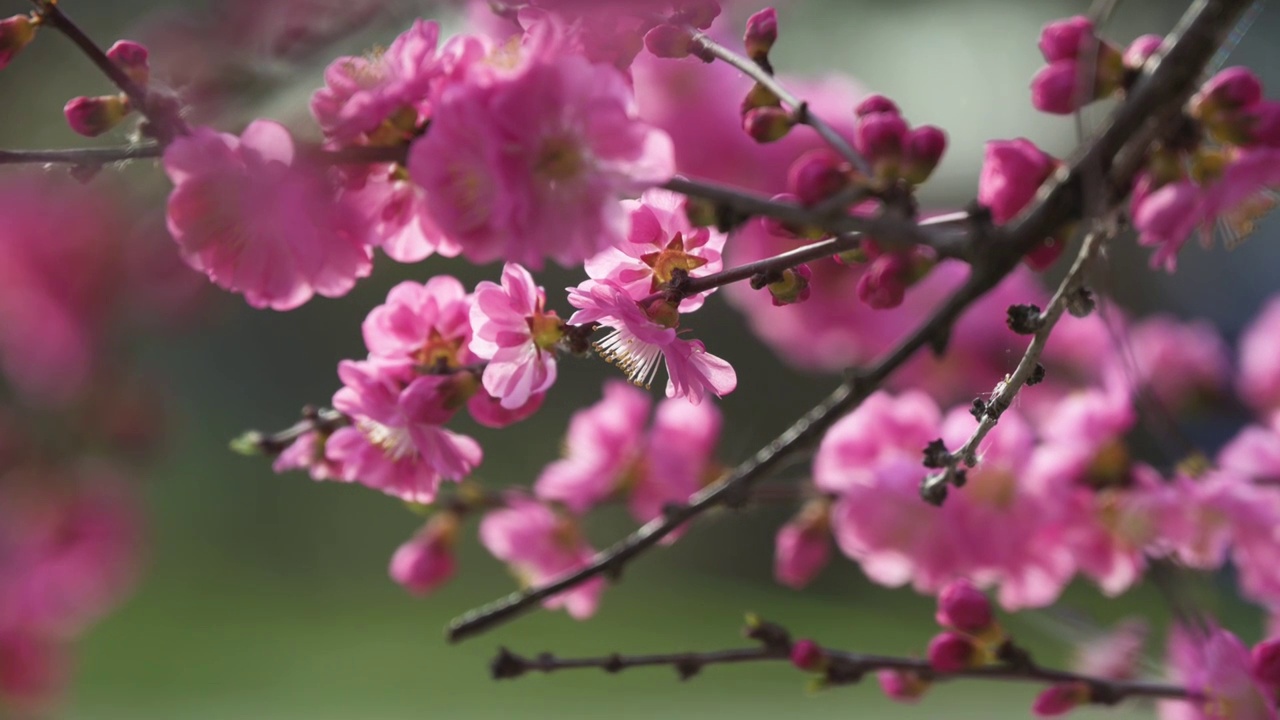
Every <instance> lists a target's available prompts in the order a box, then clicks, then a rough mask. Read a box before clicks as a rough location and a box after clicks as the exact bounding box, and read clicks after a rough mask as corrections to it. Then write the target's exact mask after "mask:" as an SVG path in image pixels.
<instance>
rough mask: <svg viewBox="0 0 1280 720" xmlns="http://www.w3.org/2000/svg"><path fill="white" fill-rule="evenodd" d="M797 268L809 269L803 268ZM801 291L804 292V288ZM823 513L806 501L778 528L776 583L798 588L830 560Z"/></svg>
mask: <svg viewBox="0 0 1280 720" xmlns="http://www.w3.org/2000/svg"><path fill="white" fill-rule="evenodd" d="M800 268H804V269H805V270H808V269H809V268H808V266H805V265H800ZM797 269H799V268H797ZM805 292H806V293H808V288H806V290H805ZM774 304H777V301H776V300H774ZM827 511H828V503H827V501H826V500H817V501H813V502H810V503H809V505H806V506H805V509H804V510H801V511H800V514H799V515H796V516H795V518H792V519H791V521H788V523H787V524H786V525H782V528H781V529H778V537H777V541H776V543H774V555H773V577H774V578H777V580H778V582H780V583H782V584H785V585H787V587H791V588H795V589H800V588H803V587H805V585H808V584H809V583H810V582H812V580H813V579H814V578H815V577H817V575H818V573H820V571H822V569H823V568H826V566H827V561H828V560H831V530H829V529H828V521H827Z"/></svg>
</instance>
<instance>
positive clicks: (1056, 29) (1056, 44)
mask: <svg viewBox="0 0 1280 720" xmlns="http://www.w3.org/2000/svg"><path fill="white" fill-rule="evenodd" d="M1093 37H1094V30H1093V21H1092V20H1090V19H1089V18H1087V17H1085V16H1083V15H1076V16H1075V17H1069V18H1064V19H1062V20H1055V21H1053V22H1051V23H1049V24H1048V25H1045V26H1044V28H1043V29H1042V30H1041V31H1040V53H1041V54H1042V55H1044V59H1045V60H1046V61H1048V62H1056V61H1058V60H1074V59H1076V58H1077V57H1078V56H1079V55H1080V52H1081V50H1084V49H1085V46H1086V44H1087V43H1089V42H1092V41H1093V40H1092V38H1093Z"/></svg>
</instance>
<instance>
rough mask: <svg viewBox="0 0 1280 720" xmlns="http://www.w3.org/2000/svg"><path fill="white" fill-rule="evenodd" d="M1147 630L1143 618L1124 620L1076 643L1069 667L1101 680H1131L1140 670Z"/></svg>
mask: <svg viewBox="0 0 1280 720" xmlns="http://www.w3.org/2000/svg"><path fill="white" fill-rule="evenodd" d="M1149 634H1150V632H1149V630H1148V629H1147V623H1146V622H1145V621H1143V620H1139V619H1133V620H1124V621H1121V622H1119V623H1117V624H1116V625H1115V626H1113V627H1111V628H1110V629H1108V630H1107V631H1106V632H1104V633H1102V634H1100V635H1099V636H1098V637H1093V638H1089V639H1086V640H1084V641H1083V642H1080V643H1078V644H1077V645H1076V647H1075V652H1074V657H1073V659H1072V662H1071V669H1072V670H1073V671H1074V672H1077V673H1080V674H1081V675H1088V676H1090V677H1096V678H1102V679H1103V680H1133V679H1134V678H1136V677H1138V676H1139V674H1140V673H1141V671H1142V664H1143V661H1144V654H1143V646H1144V645H1145V644H1146V641H1147V636H1148V635H1149Z"/></svg>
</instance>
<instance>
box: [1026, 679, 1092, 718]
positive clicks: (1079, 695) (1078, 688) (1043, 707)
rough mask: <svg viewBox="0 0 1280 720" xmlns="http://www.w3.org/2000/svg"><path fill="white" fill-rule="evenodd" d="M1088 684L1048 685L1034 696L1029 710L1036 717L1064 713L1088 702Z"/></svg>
mask: <svg viewBox="0 0 1280 720" xmlns="http://www.w3.org/2000/svg"><path fill="white" fill-rule="evenodd" d="M1089 698H1090V693H1089V686H1088V685H1085V684H1084V683H1078V682H1077V683H1062V684H1059V685H1050V686H1049V687H1047V688H1045V689H1044V690H1043V691H1041V692H1040V694H1039V695H1037V696H1036V699H1035V702H1034V703H1032V705H1031V712H1033V713H1035V715H1036V716H1037V717H1055V716H1058V715H1065V714H1067V713H1069V712H1071V711H1072V710H1074V709H1075V708H1076V707H1077V706H1078V705H1083V704H1085V703H1087V702H1089Z"/></svg>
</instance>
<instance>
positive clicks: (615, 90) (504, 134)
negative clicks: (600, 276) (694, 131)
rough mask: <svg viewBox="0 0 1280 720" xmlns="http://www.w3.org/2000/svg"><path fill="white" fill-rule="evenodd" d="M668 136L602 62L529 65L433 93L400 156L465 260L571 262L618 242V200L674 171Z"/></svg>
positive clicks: (536, 264)
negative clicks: (436, 97) (429, 109)
mask: <svg viewBox="0 0 1280 720" xmlns="http://www.w3.org/2000/svg"><path fill="white" fill-rule="evenodd" d="M674 171H675V167H674V162H673V158H672V149H671V140H670V138H668V137H667V135H666V134H665V133H663V132H662V131H660V130H657V129H656V128H653V127H651V126H649V125H647V124H645V123H644V122H642V121H640V120H639V119H638V118H637V117H636V113H635V109H634V102H633V100H632V97H631V89H630V88H629V87H628V86H627V84H626V81H625V80H624V78H623V77H622V75H621V74H620V73H619V72H618V71H617V70H616V69H615V68H612V67H608V66H603V65H592V64H591V63H590V62H588V61H587V60H586V59H584V58H582V57H578V56H560V57H552V58H546V59H541V60H539V61H536V62H533V63H532V64H531V65H530V66H529V67H527V68H526V69H525V70H524V71H523V72H521V73H519V74H517V75H515V76H513V77H509V78H499V79H496V80H495V81H494V82H492V83H488V84H481V83H463V84H458V85H455V86H452V87H450V88H449V89H448V90H447V91H446V92H444V93H443V94H442V95H441V98H440V102H439V104H438V105H437V106H436V108H435V111H434V115H433V118H432V122H431V128H430V130H429V131H428V132H427V134H426V135H425V136H424V137H422V138H421V139H419V140H417V141H415V142H414V144H413V146H412V147H411V149H410V152H409V173H410V175H411V177H412V178H413V180H414V181H415V182H417V183H419V184H420V185H422V186H423V188H425V190H426V193H427V204H428V207H429V208H430V209H431V213H432V215H433V216H434V217H435V219H436V221H437V223H438V224H439V225H440V227H441V229H442V230H443V231H444V232H445V234H446V235H448V236H449V237H450V238H451V239H453V240H454V241H456V242H457V243H458V245H459V246H460V247H461V248H462V254H463V255H465V256H466V257H467V258H468V259H470V260H471V261H473V262H476V263H485V262H492V261H494V260H507V261H511V262H518V263H521V264H523V265H525V266H527V267H530V268H533V269H540V268H541V267H542V266H543V263H544V260H545V259H546V258H551V259H553V260H555V261H556V262H558V263H560V264H561V265H565V266H572V265H575V264H578V263H581V262H582V261H583V260H585V259H586V258H588V257H591V256H592V255H595V254H596V253H598V252H601V251H603V250H605V249H607V248H609V247H612V246H616V245H618V244H620V243H622V242H624V241H625V240H626V232H627V221H626V212H625V210H624V209H623V207H622V205H621V203H620V202H619V201H620V199H621V196H623V195H626V194H631V193H638V192H641V191H643V190H645V189H646V188H648V187H652V186H653V185H657V184H659V183H661V182H664V181H665V180H667V179H668V178H670V177H671V175H672V174H673V173H674Z"/></svg>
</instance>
